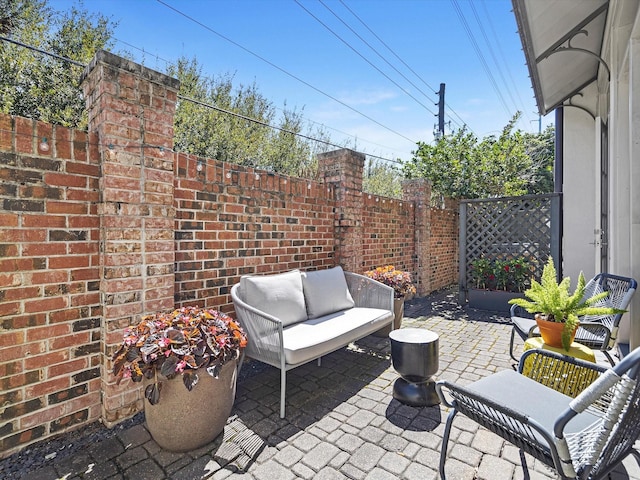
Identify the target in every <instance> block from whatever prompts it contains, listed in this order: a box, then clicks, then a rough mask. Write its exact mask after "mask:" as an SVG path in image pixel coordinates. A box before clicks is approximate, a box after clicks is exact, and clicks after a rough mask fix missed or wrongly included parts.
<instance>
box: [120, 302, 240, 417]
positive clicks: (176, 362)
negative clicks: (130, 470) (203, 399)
mask: <svg viewBox="0 0 640 480" xmlns="http://www.w3.org/2000/svg"><path fill="white" fill-rule="evenodd" d="M123 337H124V338H123V342H122V345H121V346H120V348H119V349H118V350H117V351H116V352H115V354H114V355H113V358H112V360H113V374H114V375H115V376H116V378H117V383H118V384H120V382H121V381H122V379H124V378H131V380H133V381H134V382H140V381H142V379H143V378H147V379H149V380H152V382H150V383H149V385H147V387H146V388H145V392H144V394H145V397H146V398H147V400H148V401H149V403H151V404H152V405H155V404H157V403H158V402H159V401H160V390H161V388H162V380H163V379H171V378H173V377H175V376H176V375H182V380H183V383H184V385H185V387H186V388H187V389H188V390H189V391H191V390H192V389H193V387H195V385H196V384H197V383H198V373H199V372H206V373H207V374H209V375H211V376H213V377H215V378H217V377H218V374H219V372H220V369H221V368H222V366H223V365H224V364H225V363H226V362H228V361H230V360H234V359H237V358H239V357H240V354H241V353H242V349H243V348H244V347H245V346H246V345H247V336H246V334H245V333H244V330H243V329H242V327H241V326H240V325H239V324H238V323H237V322H236V321H234V320H233V319H232V318H231V317H230V316H229V315H227V314H225V313H222V312H219V311H217V310H211V309H201V308H199V307H182V308H179V309H176V310H174V311H173V312H168V313H156V314H154V315H146V316H144V317H143V318H142V320H141V321H140V323H138V325H136V326H133V327H129V328H127V329H126V330H125V332H124V335H123Z"/></svg>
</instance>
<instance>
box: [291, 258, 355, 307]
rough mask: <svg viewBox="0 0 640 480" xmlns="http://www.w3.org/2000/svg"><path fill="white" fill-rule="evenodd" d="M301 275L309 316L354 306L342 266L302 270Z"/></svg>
mask: <svg viewBox="0 0 640 480" xmlns="http://www.w3.org/2000/svg"><path fill="white" fill-rule="evenodd" d="M301 275H302V287H303V289H304V298H305V300H306V302H307V314H308V315H309V318H316V317H321V316H322V315H327V314H329V313H333V312H338V311H340V310H346V309H347V308H351V307H354V306H355V302H354V301H353V297H352V296H351V293H349V288H348V287H347V281H346V280H345V278H344V272H343V271H342V267H340V266H338V267H333V268H329V269H327V270H317V271H314V272H302V274H301Z"/></svg>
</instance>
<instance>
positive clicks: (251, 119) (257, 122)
mask: <svg viewBox="0 0 640 480" xmlns="http://www.w3.org/2000/svg"><path fill="white" fill-rule="evenodd" d="M178 98H179V99H181V100H185V101H188V102H191V103H194V104H196V105H200V106H202V107H206V108H210V109H212V110H217V111H219V112H222V113H226V114H228V115H232V116H234V117H237V118H240V119H242V120H247V121H249V122H253V123H256V124H258V125H262V126H264V127H269V128H272V129H274V130H278V131H281V132H284V133H289V134H291V135H295V136H297V137H302V138H305V139H307V140H311V141H314V142H318V143H322V144H325V145H329V146H330V147H335V148H344V146H343V145H338V144H337V143H332V142H329V141H326V140H321V139H319V138H314V137H311V136H309V135H304V134H302V133H297V132H294V131H293V130H289V129H288V128H284V127H279V126H277V125H271V124H269V123H267V122H264V121H262V120H258V119H256V118H252V117H249V116H247V115H243V114H241V113H237V112H234V111H233V110H227V109H226V108H222V107H218V106H216V105H211V104H210V103H206V102H203V101H201V100H196V99H195V98H190V97H186V96H184V95H178ZM367 155H368V156H370V157H374V158H378V159H380V160H384V161H387V162H392V163H402V162H399V161H398V160H392V159H389V158H385V157H379V156H377V155H372V154H369V153H367Z"/></svg>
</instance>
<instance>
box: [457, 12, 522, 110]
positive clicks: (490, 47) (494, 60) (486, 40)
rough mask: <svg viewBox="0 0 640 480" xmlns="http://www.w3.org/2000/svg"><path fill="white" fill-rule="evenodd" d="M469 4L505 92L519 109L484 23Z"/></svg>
mask: <svg viewBox="0 0 640 480" xmlns="http://www.w3.org/2000/svg"><path fill="white" fill-rule="evenodd" d="M469 5H470V6H471V11H472V12H473V16H474V17H475V19H476V22H478V26H479V27H480V33H482V37H483V38H484V41H485V43H486V44H487V47H488V49H489V53H490V54H491V58H492V59H493V63H494V64H495V66H496V69H497V70H498V74H499V75H500V78H501V79H502V83H503V84H504V86H505V88H506V89H507V93H508V94H509V98H511V102H512V103H513V106H514V107H515V109H516V110H519V109H518V105H517V104H516V101H515V99H514V98H513V93H511V89H510V88H509V85H508V84H507V81H506V80H505V78H504V74H503V73H502V68H500V64H499V63H498V59H497V58H496V54H495V52H494V51H493V46H492V45H491V42H489V37H488V36H487V32H486V31H485V29H484V25H482V22H481V21H480V17H479V16H478V11H477V10H476V7H475V5H474V3H473V2H469Z"/></svg>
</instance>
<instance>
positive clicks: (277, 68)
mask: <svg viewBox="0 0 640 480" xmlns="http://www.w3.org/2000/svg"><path fill="white" fill-rule="evenodd" d="M156 1H157V2H158V3H160V4H162V5H164V6H165V7H167V8H169V9H171V10H173V11H174V12H176V13H177V14H179V15H181V16H183V17H184V18H186V19H187V20H189V21H191V22H193V23H195V24H197V25H200V26H201V27H202V28H204V29H205V30H208V31H209V32H211V33H213V34H214V35H216V36H218V37H220V38H222V39H223V40H225V41H227V42H229V43H231V44H232V45H234V46H236V47H238V48H240V49H241V50H243V51H245V52H247V53H248V54H250V55H253V56H254V57H256V58H257V59H259V60H261V61H263V62H265V63H266V64H267V65H270V66H272V67H273V68H275V69H276V70H278V71H280V72H282V73H284V74H285V75H287V76H289V77H291V78H293V79H294V80H297V81H298V82H300V83H302V84H303V85H306V86H307V87H309V88H311V89H312V90H314V91H316V92H318V93H320V94H321V95H324V96H325V97H327V98H330V99H331V100H333V101H334V102H337V103H339V104H340V105H342V106H343V107H345V108H348V109H349V110H351V111H352V112H355V113H357V114H358V115H361V116H362V117H364V118H366V119H367V120H369V121H371V122H373V123H375V124H376V125H378V126H379V127H382V128H384V129H385V130H387V131H389V132H391V133H393V134H394V135H397V136H399V137H401V138H404V139H405V140H407V141H409V142H411V143H417V142H416V141H415V140H412V139H410V138H409V137H407V136H405V135H403V134H401V133H399V132H397V131H395V130H393V129H392V128H390V127H387V126H386V125H383V124H382V123H380V122H379V121H377V120H375V119H374V118H371V117H370V116H368V115H366V114H364V113H362V112H360V111H359V110H357V109H355V108H353V107H352V106H350V105H348V104H346V103H345V102H343V101H342V100H338V99H337V98H335V97H334V96H332V95H329V94H328V93H326V92H324V91H322V90H320V89H319V88H318V87H315V86H313V85H311V84H310V83H309V82H307V81H305V80H303V79H301V78H300V77H297V76H296V75H294V74H292V73H290V72H288V71H287V70H285V69H284V68H282V67H280V66H278V65H276V64H275V63H273V62H271V61H269V60H267V59H266V58H264V57H262V56H261V55H258V54H257V53H255V52H253V51H251V50H249V49H248V48H246V47H244V46H243V45H240V44H239V43H238V42H235V41H234V40H231V39H230V38H229V37H226V36H225V35H222V34H221V33H219V32H217V31H215V30H214V29H212V28H211V27H209V26H208V25H205V24H204V23H202V22H200V21H199V20H196V19H195V18H193V17H191V16H189V15H187V14H186V13H184V12H182V11H180V10H178V9H177V8H175V7H173V6H171V5H169V4H168V3H165V2H164V1H163V0H156Z"/></svg>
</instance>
